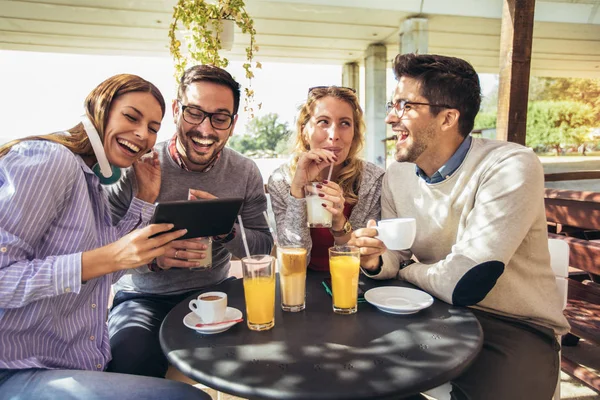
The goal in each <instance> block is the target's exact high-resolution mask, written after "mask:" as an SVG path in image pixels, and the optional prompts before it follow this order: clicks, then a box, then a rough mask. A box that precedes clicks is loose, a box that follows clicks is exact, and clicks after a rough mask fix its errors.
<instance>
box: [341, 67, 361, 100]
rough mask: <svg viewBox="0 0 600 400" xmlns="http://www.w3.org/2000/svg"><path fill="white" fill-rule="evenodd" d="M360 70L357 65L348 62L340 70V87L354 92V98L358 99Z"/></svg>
mask: <svg viewBox="0 0 600 400" xmlns="http://www.w3.org/2000/svg"><path fill="white" fill-rule="evenodd" d="M359 73H360V68H359V66H358V63H355V62H350V63H346V64H344V68H343V69H342V86H345V87H349V88H352V89H354V90H356V96H357V97H358V98H359V99H360V96H359V93H358V89H359V87H360V74H359Z"/></svg>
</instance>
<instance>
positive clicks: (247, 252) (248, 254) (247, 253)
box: [238, 215, 250, 258]
mask: <svg viewBox="0 0 600 400" xmlns="http://www.w3.org/2000/svg"><path fill="white" fill-rule="evenodd" d="M238 221H239V223H240V230H241V231H242V242H244V249H245V250H246V257H247V258H250V249H249V248H248V240H247V239H246V232H245V231H244V224H243V223H242V216H241V215H238Z"/></svg>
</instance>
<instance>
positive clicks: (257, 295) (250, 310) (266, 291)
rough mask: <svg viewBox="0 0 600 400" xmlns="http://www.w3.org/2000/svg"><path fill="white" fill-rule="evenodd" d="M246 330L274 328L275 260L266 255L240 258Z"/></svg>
mask: <svg viewBox="0 0 600 400" xmlns="http://www.w3.org/2000/svg"><path fill="white" fill-rule="evenodd" d="M242 271H243V277H244V278H243V279H244V298H245V299H246V318H247V323H248V328H250V329H252V330H253V331H265V330H267V329H271V328H272V327H274V326H275V259H274V258H273V257H271V256H268V255H256V256H250V257H246V258H242Z"/></svg>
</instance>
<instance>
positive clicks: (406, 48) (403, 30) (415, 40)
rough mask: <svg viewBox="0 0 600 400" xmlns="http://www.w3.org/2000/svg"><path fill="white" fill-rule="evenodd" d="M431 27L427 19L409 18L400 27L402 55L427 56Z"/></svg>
mask: <svg viewBox="0 0 600 400" xmlns="http://www.w3.org/2000/svg"><path fill="white" fill-rule="evenodd" d="M428 47H429V26H428V24H427V18H408V19H405V20H404V21H403V22H402V25H401V26H400V54H406V53H417V54H427V51H428Z"/></svg>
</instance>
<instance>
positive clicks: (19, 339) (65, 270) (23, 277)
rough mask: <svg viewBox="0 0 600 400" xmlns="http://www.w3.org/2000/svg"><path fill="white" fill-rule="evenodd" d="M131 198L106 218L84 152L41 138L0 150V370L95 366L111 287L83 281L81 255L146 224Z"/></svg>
mask: <svg viewBox="0 0 600 400" xmlns="http://www.w3.org/2000/svg"><path fill="white" fill-rule="evenodd" d="M153 209H154V206H153V205H151V204H148V203H145V202H143V201H141V200H139V199H134V201H133V202H132V203H131V206H130V208H129V210H128V213H127V215H126V216H125V217H124V218H123V219H122V220H121V222H119V224H118V225H117V226H112V223H111V216H110V211H109V206H108V201H107V196H106V191H105V190H104V189H103V188H102V186H101V185H100V183H99V180H98V177H96V176H95V175H94V174H93V172H92V171H91V170H90V168H88V167H87V165H86V164H85V163H84V162H83V160H82V158H81V157H79V156H77V155H75V154H73V153H72V152H71V151H69V150H68V149H67V148H66V147H64V146H62V145H59V144H55V143H52V142H48V141H28V142H23V143H20V144H18V145H16V146H15V147H13V148H12V149H11V151H10V152H9V153H8V154H6V155H5V156H4V157H0V369H1V368H5V369H23V368H47V369H85V370H103V369H104V368H105V366H106V364H107V363H108V361H110V358H111V356H110V347H109V341H108V331H107V327H106V318H107V304H108V298H109V291H110V286H111V284H112V283H113V282H116V280H118V279H119V278H120V277H121V275H122V273H115V274H111V275H105V276H102V277H99V278H95V279H92V280H90V281H88V282H85V283H82V282H81V254H82V252H84V251H87V250H92V249H94V248H98V247H101V246H104V245H107V244H109V243H112V242H114V241H116V240H117V239H119V238H120V237H122V236H123V235H125V234H127V233H128V232H130V231H131V230H133V229H134V228H136V227H138V226H140V225H143V224H146V223H147V222H148V221H149V220H150V217H151V215H152V211H153Z"/></svg>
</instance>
